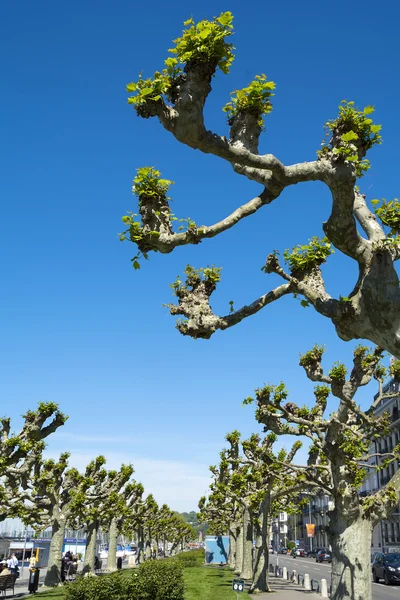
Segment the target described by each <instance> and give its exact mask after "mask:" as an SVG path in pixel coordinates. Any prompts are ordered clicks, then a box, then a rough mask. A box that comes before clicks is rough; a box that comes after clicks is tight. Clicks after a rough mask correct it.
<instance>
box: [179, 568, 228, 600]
mask: <svg viewBox="0 0 400 600" xmlns="http://www.w3.org/2000/svg"><path fill="white" fill-rule="evenodd" d="M183 577H184V580H185V586H186V594H185V600H199V598H201V600H216V599H218V600H236V595H235V593H234V592H233V590H232V580H233V579H234V578H235V575H234V574H233V572H232V571H231V570H230V569H229V568H228V567H204V566H201V567H189V568H187V569H184V571H183Z"/></svg>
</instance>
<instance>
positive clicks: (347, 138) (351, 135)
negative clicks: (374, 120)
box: [341, 131, 358, 142]
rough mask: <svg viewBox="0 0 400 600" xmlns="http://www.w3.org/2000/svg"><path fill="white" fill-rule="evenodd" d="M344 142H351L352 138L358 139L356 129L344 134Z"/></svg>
mask: <svg viewBox="0 0 400 600" xmlns="http://www.w3.org/2000/svg"><path fill="white" fill-rule="evenodd" d="M341 137H342V141H343V142H351V140H358V135H357V134H356V133H355V132H354V131H348V132H347V133H344V134H343V135H342V136H341Z"/></svg>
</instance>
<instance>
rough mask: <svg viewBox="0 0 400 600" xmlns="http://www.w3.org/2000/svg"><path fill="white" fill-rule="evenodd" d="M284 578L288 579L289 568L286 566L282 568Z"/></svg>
mask: <svg viewBox="0 0 400 600" xmlns="http://www.w3.org/2000/svg"><path fill="white" fill-rule="evenodd" d="M282 579H287V568H286V567H283V570H282Z"/></svg>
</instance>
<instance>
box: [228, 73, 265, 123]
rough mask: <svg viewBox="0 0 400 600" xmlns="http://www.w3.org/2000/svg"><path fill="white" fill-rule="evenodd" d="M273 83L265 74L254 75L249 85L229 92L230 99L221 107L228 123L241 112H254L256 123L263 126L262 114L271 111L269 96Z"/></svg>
mask: <svg viewBox="0 0 400 600" xmlns="http://www.w3.org/2000/svg"><path fill="white" fill-rule="evenodd" d="M274 89H275V83H274V82H273V81H268V80H267V76H266V75H264V74H262V75H256V77H255V79H254V80H253V81H252V82H251V83H249V85H248V86H247V87H245V88H243V89H241V90H235V91H234V92H231V100H230V102H228V103H227V104H226V105H225V106H224V108H223V109H222V110H223V111H224V112H225V113H226V115H227V118H228V123H229V124H230V125H232V123H233V120H234V118H235V117H236V116H237V115H239V114H243V113H251V114H254V115H255V117H256V118H257V123H258V125H259V126H260V127H263V125H264V121H263V115H266V114H268V113H270V112H271V111H272V104H271V101H270V98H271V96H273V95H274V94H273V93H272V90H274Z"/></svg>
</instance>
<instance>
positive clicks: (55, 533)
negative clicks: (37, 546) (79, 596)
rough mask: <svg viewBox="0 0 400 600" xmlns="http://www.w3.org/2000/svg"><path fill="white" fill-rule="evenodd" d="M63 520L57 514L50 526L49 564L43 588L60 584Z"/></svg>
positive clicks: (63, 532)
mask: <svg viewBox="0 0 400 600" xmlns="http://www.w3.org/2000/svg"><path fill="white" fill-rule="evenodd" d="M64 534H65V519H64V518H63V517H62V516H61V515H59V514H57V516H55V517H54V520H53V521H52V524H51V542H50V551H49V564H48V567H47V573H46V577H45V580H44V584H45V586H48V587H54V586H55V585H59V584H60V583H61V581H62V580H61V564H62V549H63V545H64Z"/></svg>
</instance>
